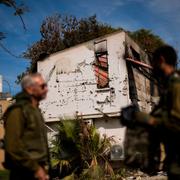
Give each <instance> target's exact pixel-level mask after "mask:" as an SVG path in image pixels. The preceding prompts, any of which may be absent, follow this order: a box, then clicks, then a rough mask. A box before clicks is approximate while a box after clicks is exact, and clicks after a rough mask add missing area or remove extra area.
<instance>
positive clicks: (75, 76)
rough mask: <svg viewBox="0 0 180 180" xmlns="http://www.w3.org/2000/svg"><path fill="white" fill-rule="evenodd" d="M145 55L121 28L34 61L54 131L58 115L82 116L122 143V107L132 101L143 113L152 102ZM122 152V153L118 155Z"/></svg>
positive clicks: (44, 107) (44, 112) (45, 110)
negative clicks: (45, 84)
mask: <svg viewBox="0 0 180 180" xmlns="http://www.w3.org/2000/svg"><path fill="white" fill-rule="evenodd" d="M149 64H150V63H149V61H148V57H147V55H146V54H145V53H144V52H143V51H142V50H141V49H140V47H139V46H138V45H137V44H136V43H135V42H134V41H133V40H132V39H131V38H130V37H129V36H128V35H127V34H126V33H125V32H123V31H118V32H115V33H112V34H108V35H106V36H103V37H100V38H97V39H94V40H91V41H88V42H85V43H82V44H79V45H76V46H74V47H71V48H68V49H65V50H63V51H60V52H57V53H54V54H52V55H50V56H49V57H47V58H45V59H44V60H43V61H39V62H38V72H40V73H42V75H43V76H44V78H45V79H46V80H47V82H48V89H49V92H48V95H47V98H46V100H44V101H43V102H42V103H41V105H40V107H41V109H42V112H43V114H44V117H45V120H46V124H47V126H48V127H49V129H51V130H53V129H54V127H55V126H54V125H55V124H56V123H57V122H58V121H59V120H60V119H70V118H71V119H72V118H74V117H76V116H79V117H82V118H83V119H84V120H87V121H89V122H91V123H93V124H94V125H95V126H96V127H97V128H98V129H99V131H100V133H101V134H107V135H108V136H114V139H115V141H116V143H115V144H118V145H121V146H122V147H123V143H124V138H125V137H124V136H125V128H124V127H123V126H122V125H121V124H120V121H119V116H120V111H121V108H122V107H125V106H127V105H129V104H130V103H131V102H137V103H138V104H139V106H140V108H141V110H143V111H147V112H149V111H150V110H151V106H152V99H153V98H152V95H151V94H152V89H153V88H152V83H151V82H150V80H149V79H148V74H149V72H150V71H149V69H150V68H151V67H150V65H149ZM122 156H123V155H122Z"/></svg>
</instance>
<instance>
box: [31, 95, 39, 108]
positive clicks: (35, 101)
mask: <svg viewBox="0 0 180 180" xmlns="http://www.w3.org/2000/svg"><path fill="white" fill-rule="evenodd" d="M31 102H32V105H33V107H38V106H39V101H37V99H35V98H33V97H32V98H31Z"/></svg>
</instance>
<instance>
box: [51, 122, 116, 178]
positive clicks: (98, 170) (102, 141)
mask: <svg viewBox="0 0 180 180" xmlns="http://www.w3.org/2000/svg"><path fill="white" fill-rule="evenodd" d="M112 141H113V137H107V136H105V135H103V136H102V137H101V136H100V134H99V133H98V132H97V129H96V128H95V127H94V126H93V125H89V124H87V123H85V122H84V121H83V120H82V119H80V120H79V119H78V120H64V121H60V122H59V125H58V134H57V136H56V137H55V139H54V140H53V141H52V144H53V147H52V149H51V155H52V166H53V167H54V168H56V169H58V170H59V174H58V175H59V177H64V176H66V175H70V174H71V173H75V174H76V175H77V176H79V178H80V179H101V178H102V177H103V176H104V175H106V174H107V175H108V174H109V175H114V172H113V169H112V167H111V165H110V163H109V159H108V155H109V153H108V152H109V150H110V146H111V142H112ZM80 174H81V175H80ZM100 177H101V178H100Z"/></svg>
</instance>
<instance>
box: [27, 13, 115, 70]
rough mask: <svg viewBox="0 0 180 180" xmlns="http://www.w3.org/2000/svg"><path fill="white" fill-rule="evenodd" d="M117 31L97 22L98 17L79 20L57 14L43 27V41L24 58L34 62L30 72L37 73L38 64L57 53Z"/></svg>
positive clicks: (35, 44) (44, 23)
mask: <svg viewBox="0 0 180 180" xmlns="http://www.w3.org/2000/svg"><path fill="white" fill-rule="evenodd" d="M115 30H116V29H114V28H112V27H111V26H109V25H106V24H103V23H100V22H98V21H97V19H96V16H95V15H94V16H90V17H88V18H82V19H80V20H78V19H77V18H76V17H75V16H61V15H59V14H55V15H54V16H50V17H47V18H46V19H45V20H44V21H43V23H42V25H41V27H40V34H41V39H40V40H39V41H37V42H35V43H34V44H33V45H32V46H30V47H29V48H28V49H27V51H26V52H25V53H24V57H25V58H27V59H30V60H31V61H32V63H31V66H30V69H29V71H30V72H34V71H36V63H37V61H39V60H42V59H43V58H45V57H46V56H48V55H50V54H52V53H55V52H57V51H60V50H63V49H65V48H69V47H71V46H74V45H76V44H79V43H82V42H85V41H88V40H91V39H94V38H97V37H99V36H102V35H105V34H107V33H111V32H114V31H115Z"/></svg>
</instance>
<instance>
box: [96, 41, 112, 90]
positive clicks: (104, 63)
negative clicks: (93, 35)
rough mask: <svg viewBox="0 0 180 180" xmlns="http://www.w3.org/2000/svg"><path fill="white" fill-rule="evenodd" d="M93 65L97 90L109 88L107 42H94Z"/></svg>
mask: <svg viewBox="0 0 180 180" xmlns="http://www.w3.org/2000/svg"><path fill="white" fill-rule="evenodd" d="M94 44H95V58H96V59H95V63H94V71H95V75H96V81H97V88H99V89H101V88H106V87H109V77H108V52H107V40H103V41H99V42H95V43H94Z"/></svg>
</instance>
